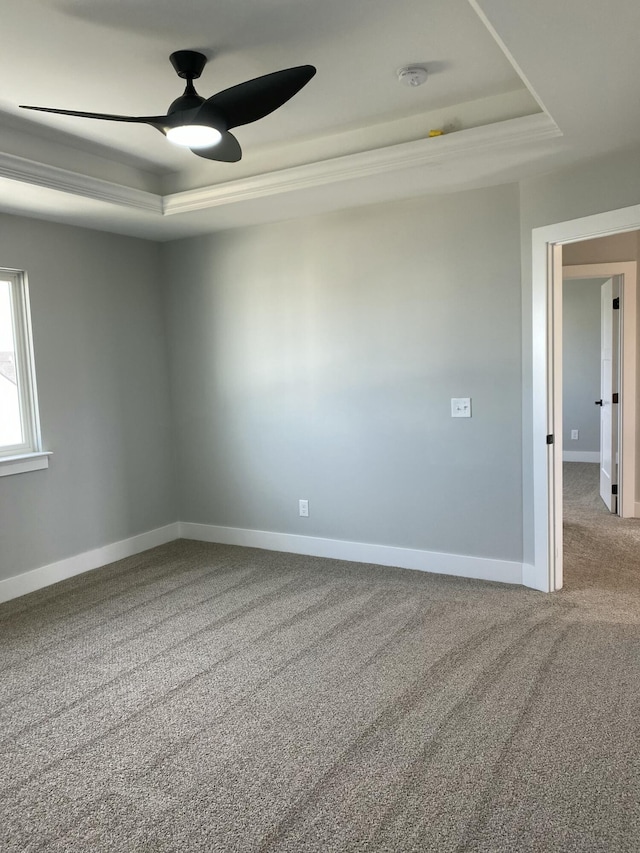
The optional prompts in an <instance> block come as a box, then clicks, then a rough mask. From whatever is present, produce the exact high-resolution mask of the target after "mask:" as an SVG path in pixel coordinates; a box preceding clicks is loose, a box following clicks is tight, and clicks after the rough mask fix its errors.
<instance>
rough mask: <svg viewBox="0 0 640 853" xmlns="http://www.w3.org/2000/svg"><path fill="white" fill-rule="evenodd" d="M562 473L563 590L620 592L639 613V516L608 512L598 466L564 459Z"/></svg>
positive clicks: (590, 592) (618, 602)
mask: <svg viewBox="0 0 640 853" xmlns="http://www.w3.org/2000/svg"><path fill="white" fill-rule="evenodd" d="M563 472H564V504H563V514H564V524H563V530H564V592H566V593H585V594H592V593H596V594H597V595H598V597H600V598H601V596H602V594H611V593H615V594H616V595H619V594H620V593H624V594H625V599H624V600H625V601H626V602H627V604H628V605H631V604H632V602H633V608H634V610H635V611H636V614H638V613H640V519H636V518H628V519H627V518H625V519H623V518H619V517H618V516H617V515H612V514H611V513H609V512H608V510H607V508H606V507H605V505H604V503H603V502H602V500H601V498H600V495H599V494H598V477H599V466H598V465H597V464H593V463H587V462H565V463H564V465H563ZM621 603H622V600H618V601H617V605H618V606H619V605H620V604H621ZM636 618H637V617H636Z"/></svg>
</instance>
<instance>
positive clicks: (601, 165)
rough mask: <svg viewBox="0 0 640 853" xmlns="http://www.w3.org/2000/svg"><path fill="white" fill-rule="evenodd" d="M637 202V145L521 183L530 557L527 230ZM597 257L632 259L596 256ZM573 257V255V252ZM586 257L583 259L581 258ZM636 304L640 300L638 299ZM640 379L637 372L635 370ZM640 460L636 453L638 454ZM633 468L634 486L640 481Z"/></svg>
mask: <svg viewBox="0 0 640 853" xmlns="http://www.w3.org/2000/svg"><path fill="white" fill-rule="evenodd" d="M634 204H640V150H635V151H624V152H621V153H617V154H614V155H611V156H608V157H601V158H598V159H595V160H591V161H589V162H588V163H585V164H582V165H580V166H576V167H574V168H571V169H565V170H563V171H559V172H554V173H552V174H549V175H544V176H543V177H539V178H531V179H530V180H527V181H523V182H522V183H521V184H520V230H521V236H522V369H523V372H522V382H523V397H522V426H523V522H524V527H523V544H524V559H525V561H526V562H532V561H533V461H532V460H533V436H532V430H531V422H532V406H533V398H532V395H531V375H532V364H531V351H532V346H531V231H532V229H533V228H538V227H540V226H542V225H550V224H552V223H555V222H564V221H566V220H570V219H578V218H580V217H582V216H589V215H590V214H593V213H602V212H603V211H606V210H616V209H617V208H621V207H628V206H630V205H634ZM600 260H631V259H630V258H610V257H600ZM571 262H572V263H576V260H575V259H573V258H572V260H571ZM585 262H587V261H583V260H581V261H580V263H585ZM639 305H640V303H639ZM638 382H639V383H640V375H639V376H638ZM638 463H639V465H640V459H639V460H638ZM639 475H640V471H637V472H636V489H637V488H638V485H640V476H639Z"/></svg>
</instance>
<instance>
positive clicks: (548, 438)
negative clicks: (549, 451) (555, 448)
mask: <svg viewBox="0 0 640 853" xmlns="http://www.w3.org/2000/svg"><path fill="white" fill-rule="evenodd" d="M547 444H553V436H552V435H548V436H547Z"/></svg>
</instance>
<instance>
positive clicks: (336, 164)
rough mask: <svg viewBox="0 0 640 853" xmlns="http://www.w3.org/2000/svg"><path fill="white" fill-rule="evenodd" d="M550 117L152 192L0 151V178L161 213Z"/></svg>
mask: <svg viewBox="0 0 640 853" xmlns="http://www.w3.org/2000/svg"><path fill="white" fill-rule="evenodd" d="M561 135H562V134H561V132H560V130H559V129H558V126H557V125H556V123H555V122H554V121H553V120H552V119H551V118H550V117H549V116H548V115H547V114H546V113H537V114H535V115H531V116H523V117H522V118H514V119H508V120H506V121H501V122H496V123H493V124H489V125H484V126H482V127H475V128H470V129H468V130H460V131H456V132H455V133H450V134H445V135H443V136H437V137H433V138H427V139H418V140H415V141H412V142H403V143H399V144H398V145H390V146H386V147H384V148H377V149H373V150H370V151H362V152H358V153H355V154H347V155H345V156H342V157H334V158H332V159H329V160H321V161H318V162H315V163H308V164H305V165H302V166H294V167H292V168H288V169H281V170H278V171H275V172H268V173H265V174H261V175H255V176H253V177H249V178H241V179H239V180H235V181H226V182H225V183H222V184H215V185H212V186H208V187H202V188H199V189H194V190H186V191H184V192H178V193H173V194H170V195H167V196H164V197H162V196H160V195H156V194H155V193H151V192H146V191H144V190H139V189H134V188H132V187H127V186H123V185H121V184H116V183H111V182H110V181H106V180H103V179H101V178H94V177H91V176H88V175H83V174H81V173H79V172H73V171H71V170H69V169H62V168H60V167H58V166H51V165H47V164H46V163H39V162H36V161H34V160H28V159H26V158H24V157H19V156H17V155H15V154H7V153H2V152H0V178H5V179H7V180H11V181H16V182H20V183H23V184H31V185H34V186H38V187H43V188H46V189H51V190H57V191H60V192H65V193H70V194H71V195H73V196H77V197H82V198H87V199H92V200H94V201H98V202H105V203H108V204H110V205H116V206H119V207H123V208H129V209H131V208H133V209H135V210H137V211H140V212H143V213H145V214H147V215H148V214H151V215H152V217H154V218H155V217H157V218H158V219H161V218H163V217H167V216H177V215H179V214H182V213H189V212H192V211H199V210H206V209H210V208H216V207H220V206H223V205H226V204H232V203H238V202H243V201H250V200H252V199H259V198H265V197H268V196H276V195H279V194H282V193H289V192H295V191H303V190H307V189H312V188H314V187H321V186H325V185H328V184H332V183H338V182H341V181H348V180H354V179H357V178H363V177H369V176H371V175H380V174H384V173H390V172H396V171H399V170H406V169H412V168H416V167H421V168H429V167H432V168H433V167H438V166H440V165H442V164H445V163H447V162H448V161H453V162H455V161H456V160H458V159H460V158H463V157H468V156H472V155H477V154H478V153H480V152H483V153H486V152H491V151H499V150H503V149H507V148H514V147H520V146H525V145H526V146H527V147H530V146H531V145H532V144H536V143H540V142H543V141H545V140H548V139H553V138H555V137H558V136H561Z"/></svg>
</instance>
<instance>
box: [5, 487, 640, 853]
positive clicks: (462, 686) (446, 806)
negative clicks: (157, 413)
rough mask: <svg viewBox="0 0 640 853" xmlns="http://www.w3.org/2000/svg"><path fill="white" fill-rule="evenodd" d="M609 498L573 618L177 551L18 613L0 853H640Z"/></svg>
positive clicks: (633, 570) (341, 570)
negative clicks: (607, 534)
mask: <svg viewBox="0 0 640 853" xmlns="http://www.w3.org/2000/svg"><path fill="white" fill-rule="evenodd" d="M567 479H569V478H567ZM590 500H591V499H590V498H589V497H588V496H587V495H586V494H585V495H583V496H582V497H581V498H576V499H575V500H572V501H571V502H569V503H570V504H571V506H570V509H568V519H567V527H568V531H569V535H568V543H569V547H570V548H571V549H573V550H574V552H573V553H572V554H571V556H568V558H567V576H568V590H567V591H566V592H563V593H561V594H558V595H555V596H545V595H542V594H540V593H536V592H533V591H529V590H525V589H521V588H515V587H504V586H500V585H496V584H488V583H482V582H475V581H466V580H459V579H451V578H445V577H442V576H435V575H427V574H421V573H416V572H408V571H403V570H394V569H382V568H379V567H373V566H360V565H356V564H349V563H341V562H338V561H323V560H319V559H310V558H303V557H298V556H294V555H284V554H277V553H270V552H263V551H257V550H250V549H241V548H231V547H223V546H211V545H204V544H197V543H192V542H185V541H181V542H176V543H172V544H170V545H167V546H163V547H162V548H157V549H154V550H153V551H150V552H147V553H146V554H143V555H140V556H138V557H135V558H131V559H127V560H123V561H120V562H119V563H115V564H113V565H111V566H109V567H106V568H105V569H102V570H100V571H97V572H93V573H91V574H88V575H85V576H82V577H78V578H74V579H72V580H70V581H67V582H65V583H63V584H59V585H58V586H56V587H51V588H49V589H46V590H42V591H41V592H38V593H35V594H33V595H31V596H28V597H25V598H23V599H19V600H16V601H14V602H9V603H8V604H6V605H3V606H2V607H0V620H1V621H0V631H1V650H2V677H1V679H0V768H1V776H0V849H1V850H2V851H3V853H32V851H61V852H62V851H64V853H75V851H92V853H101V852H102V851H112V852H113V851H118V853H119V851H123V853H151V851H163V852H164V851H167V853H168V851H172V853H192V851H194V852H195V851H198V853H209V852H210V851H226V853H249V851H255V852H256V853H258V851H259V852H260V853H266V852H267V851H273V853H280V851H288V852H289V853H298V851H314V853H316V851H317V853H320V851H323V853H334V851H371V853H383V851H384V853H390V851H393V853H413V852H414V851H415V853H425V852H429V853H430V851H434V853H447V851H459V852H460V853H461V851H486V852H487V853H489V851H490V852H491V853H503V851H504V853H514V851H554V853H555V852H556V851H576V853H578V851H579V853H597V851H601V853H605V851H606V853H613V852H614V851H615V853H624V851H634V853H637V851H639V850H640V802H639V792H640V677H639V672H638V662H639V661H640V620H639V618H638V616H639V615H640V609H639V602H640V599H639V597H638V595H639V589H640V580H639V579H640V569H639V568H638V566H637V565H636V563H635V562H634V561H633V560H632V559H631V558H632V557H633V556H634V552H635V551H637V542H638V525H637V524H636V523H631V524H624V525H620V524H617V525H616V524H614V521H615V520H611V519H609V518H605V517H604V516H603V517H602V521H601V522H599V523H601V525H602V528H603V529H605V528H606V529H609V527H612V528H615V530H616V533H617V534H618V533H619V530H623V531H624V535H623V536H622V537H621V538H620V539H619V540H618V542H617V544H616V545H615V546H613V545H612V544H605V543H603V542H602V539H601V538H599V537H598V535H597V531H596V527H597V525H595V524H594V522H593V518H594V517H595V515H594V512H596V510H597V509H598V508H597V507H592V508H591V509H589V507H588V504H589V501H590ZM618 522H619V520H618ZM583 541H586V542H587V544H585V545H583V544H582V543H583ZM623 558H624V559H623Z"/></svg>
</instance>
